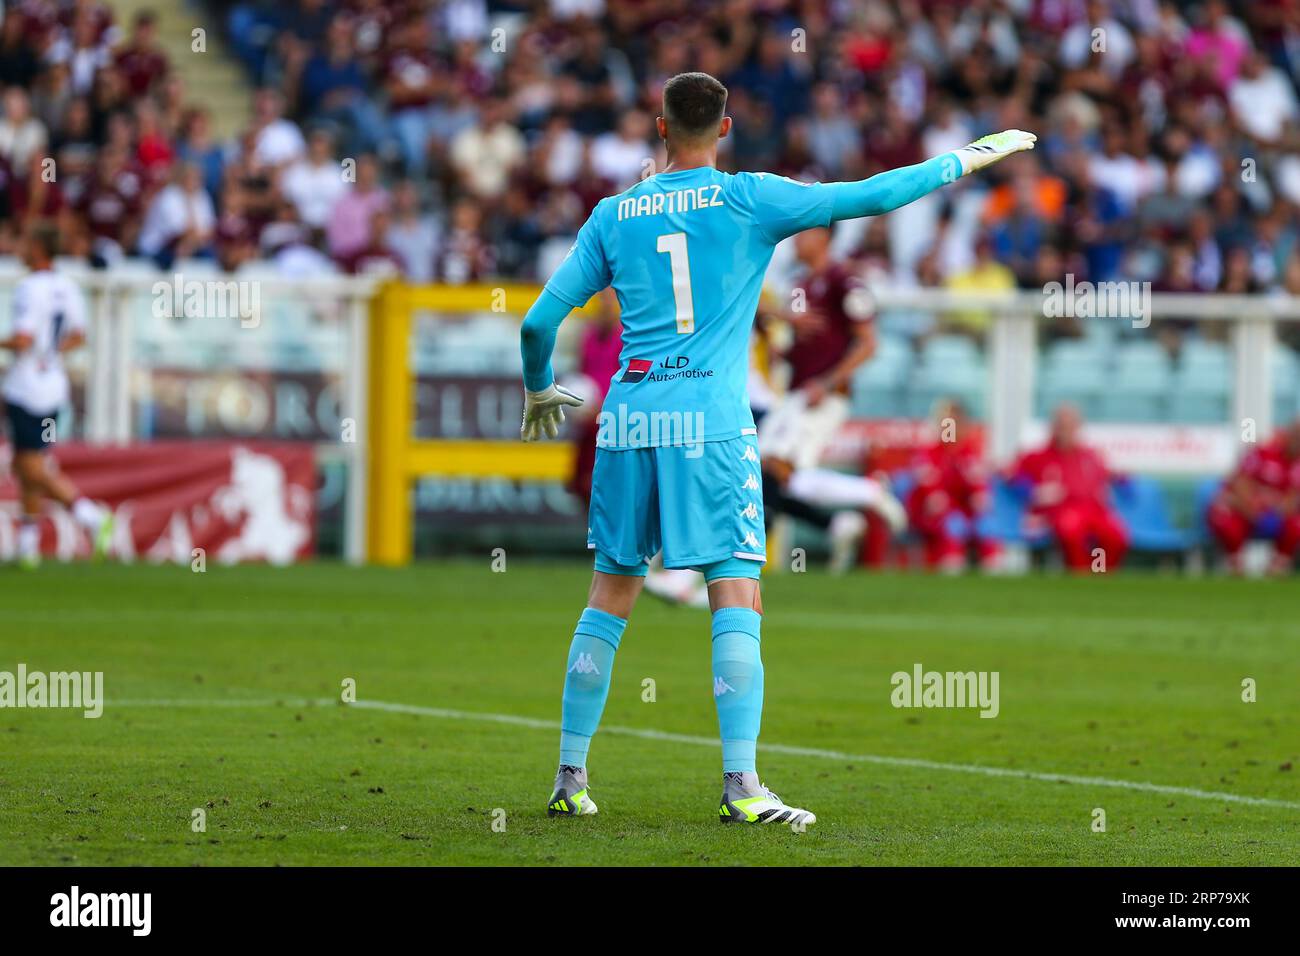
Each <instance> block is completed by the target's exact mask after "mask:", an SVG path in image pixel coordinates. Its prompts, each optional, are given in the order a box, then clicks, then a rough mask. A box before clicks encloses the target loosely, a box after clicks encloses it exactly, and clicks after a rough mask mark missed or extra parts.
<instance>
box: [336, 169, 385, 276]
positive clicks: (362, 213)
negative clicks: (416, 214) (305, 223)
mask: <svg viewBox="0 0 1300 956" xmlns="http://www.w3.org/2000/svg"><path fill="white" fill-rule="evenodd" d="M356 176H357V181H356V183H355V184H354V185H353V187H352V188H351V189H349V190H347V191H345V192H344V193H343V194H342V195H341V196H340V197H339V199H338V201H337V202H335V203H334V208H333V209H332V210H331V211H330V218H329V222H328V223H327V225H326V228H325V238H326V241H327V243H328V246H329V253H330V255H331V256H333V257H334V260H335V261H336V262H345V261H346V260H347V259H349V258H350V257H351V256H353V255H355V254H356V253H357V252H360V251H361V250H362V249H365V248H366V247H367V246H369V245H370V243H371V240H372V239H373V238H374V237H373V236H372V235H371V234H370V227H371V223H372V222H373V221H374V217H375V213H377V212H379V211H380V210H381V209H387V208H388V203H389V196H388V190H386V189H384V188H383V186H381V185H380V184H379V162H378V160H376V159H375V157H374V156H373V155H371V154H369V153H367V154H365V155H363V156H360V157H358V159H357V167H356Z"/></svg>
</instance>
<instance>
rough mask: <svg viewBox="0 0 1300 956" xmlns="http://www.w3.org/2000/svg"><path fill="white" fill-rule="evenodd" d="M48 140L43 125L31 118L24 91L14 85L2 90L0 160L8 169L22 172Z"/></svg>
mask: <svg viewBox="0 0 1300 956" xmlns="http://www.w3.org/2000/svg"><path fill="white" fill-rule="evenodd" d="M48 141H49V134H48V133H47V132H46V129H45V124H44V123H42V122H41V121H40V120H39V119H37V118H36V117H35V116H33V115H32V100H31V97H30V96H29V95H28V93H27V91H26V90H24V89H22V88H21V87H18V86H11V87H9V89H7V90H5V93H4V115H3V116H0V159H2V160H4V161H5V163H7V164H8V166H9V168H10V169H11V170H15V171H16V170H25V169H27V166H28V164H29V163H30V162H31V159H32V157H33V156H37V155H39V154H40V153H41V151H42V150H44V149H45V145H46V143H47V142H48Z"/></svg>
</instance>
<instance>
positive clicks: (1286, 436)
mask: <svg viewBox="0 0 1300 956" xmlns="http://www.w3.org/2000/svg"><path fill="white" fill-rule="evenodd" d="M1206 522H1207V524H1209V526H1210V530H1211V531H1212V532H1213V533H1214V537H1215V539H1216V540H1217V541H1218V542H1219V546H1220V547H1221V548H1223V551H1224V553H1225V554H1226V555H1227V562H1228V567H1229V569H1230V570H1232V571H1233V572H1234V573H1241V571H1242V564H1241V549H1242V546H1243V545H1245V543H1246V541H1247V540H1249V539H1250V538H1263V539H1265V540H1268V541H1272V542H1273V561H1272V564H1271V566H1270V571H1271V572H1272V573H1274V574H1286V573H1289V572H1290V570H1291V568H1292V566H1293V565H1294V562H1295V556H1296V551H1297V549H1298V548H1300V417H1297V418H1296V419H1295V420H1294V421H1292V422H1290V423H1289V424H1288V425H1287V426H1286V427H1284V428H1282V429H1279V431H1278V433H1277V434H1276V435H1275V436H1274V437H1273V438H1272V440H1270V441H1268V442H1265V443H1264V444H1262V445H1259V446H1258V447H1256V448H1252V449H1251V450H1250V451H1249V452H1247V453H1246V455H1245V457H1244V458H1242V460H1241V463H1240V464H1239V465H1238V466H1237V470H1236V471H1235V472H1233V474H1232V475H1231V476H1230V477H1229V478H1228V480H1227V481H1226V482H1224V485H1223V488H1222V489H1221V490H1220V491H1219V494H1218V496H1217V497H1216V498H1215V499H1214V501H1213V503H1212V504H1211V505H1210V509H1209V512H1208V513H1207V514H1206Z"/></svg>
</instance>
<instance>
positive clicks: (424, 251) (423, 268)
mask: <svg viewBox="0 0 1300 956" xmlns="http://www.w3.org/2000/svg"><path fill="white" fill-rule="evenodd" d="M387 241H388V248H390V249H392V250H393V253H394V255H396V256H397V258H398V260H399V261H400V262H401V264H402V275H404V276H405V277H406V278H407V279H409V280H411V281H412V282H432V281H433V279H434V263H435V262H436V261H437V258H438V223H437V220H436V219H435V218H434V217H433V216H431V215H427V214H426V213H425V212H424V211H423V210H422V209H421V208H420V192H419V189H418V188H417V187H416V185H415V183H414V181H412V180H410V179H404V180H402V181H401V182H400V183H398V184H397V185H396V186H395V187H393V215H392V218H391V219H390V220H389V224H388V238H387Z"/></svg>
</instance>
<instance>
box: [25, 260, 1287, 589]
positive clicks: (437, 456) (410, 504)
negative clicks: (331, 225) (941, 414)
mask: <svg viewBox="0 0 1300 956" xmlns="http://www.w3.org/2000/svg"><path fill="white" fill-rule="evenodd" d="M74 274H75V276H76V278H77V279H78V281H79V282H81V283H82V285H83V287H84V288H85V289H86V291H87V293H88V296H89V302H90V312H91V331H90V348H89V349H88V350H87V351H86V354H85V355H84V356H83V357H80V358H78V359H76V360H75V363H74V365H73V378H74V383H75V392H76V394H75V397H74V406H75V410H74V418H75V419H76V420H77V421H76V425H75V427H74V428H73V429H72V431H71V433H72V434H73V435H74V436H75V437H77V438H80V439H82V440H85V441H88V442H92V443H128V442H133V441H148V440H150V439H153V438H161V437H169V438H185V437H190V438H204V437H214V436H226V437H232V438H257V437H264V438H274V439H286V438H289V439H293V440H301V441H311V442H313V443H314V444H315V447H316V450H317V452H318V457H319V460H320V461H321V462H322V463H324V464H331V465H337V466H340V467H341V468H342V469H343V470H344V472H345V474H346V478H345V479H344V480H343V483H342V490H341V498H342V522H343V531H342V547H341V549H340V550H341V553H342V555H343V556H344V557H345V558H346V559H347V560H349V561H353V562H360V561H366V560H369V561H374V562H378V563H385V564H401V563H405V562H406V561H408V560H410V558H411V555H412V553H413V514H412V512H413V510H414V507H415V504H414V500H413V495H412V490H413V488H414V487H415V486H416V484H417V482H419V481H420V480H422V479H427V478H430V477H433V478H437V479H446V478H465V479H474V480H477V479H485V478H504V479H512V480H519V481H540V482H558V481H562V480H563V479H564V478H565V477H567V475H568V471H569V469H570V467H571V459H572V452H571V449H570V448H569V447H567V446H566V445H563V444H561V445H555V444H548V443H539V444H536V445H530V446H524V445H521V444H520V443H519V442H518V441H517V440H516V437H515V436H516V435H517V428H518V418H517V416H518V408H517V403H518V388H519V386H518V339H517V326H518V321H519V319H520V317H521V316H522V314H523V312H524V311H525V310H526V309H527V307H528V306H529V305H530V304H531V303H532V301H533V299H534V298H535V296H536V294H537V292H538V289H537V288H536V287H534V286H530V285H517V284H496V285H493V284H479V285H469V286H411V285H407V284H404V283H400V282H391V281H381V280H377V279H374V278H349V277H337V278H324V279H322V278H313V279H289V278H283V277H280V276H269V275H268V276H263V275H257V274H248V275H239V276H233V277H231V276H225V275H221V274H218V273H215V272H211V271H210V267H209V269H205V268H204V266H202V265H201V264H184V263H183V264H181V265H180V266H178V268H177V269H175V270H173V271H172V272H171V273H159V272H156V271H153V270H150V269H119V270H115V271H113V272H92V271H89V270H84V269H82V270H74ZM19 275H20V272H19V271H18V270H16V269H13V268H10V269H8V270H0V310H3V311H4V312H5V313H7V312H8V308H7V300H8V298H9V297H10V296H11V294H12V288H13V284H14V282H16V280H17V278H18V276H19ZM192 282H197V283H198V286H197V287H196V288H198V289H199V290H200V292H201V294H202V295H203V296H204V300H203V303H202V304H201V305H200V306H199V307H198V308H196V309H195V310H194V314H185V310H184V309H182V310H181V313H182V314H180V315H176V314H174V313H175V312H176V309H175V308H174V307H175V306H176V305H177V304H178V303H183V302H184V300H185V298H186V296H185V286H186V283H192ZM231 283H246V284H247V285H246V286H243V287H241V286H239V285H235V286H233V287H232V286H231ZM178 286H179V287H180V289H181V292H180V294H179V297H178V293H177V291H176V290H177V288H178ZM241 294H246V295H247V296H249V297H251V298H256V300H257V303H258V307H257V315H256V317H255V320H254V319H252V318H250V317H248V316H241V314H240V307H239V306H238V301H239V300H238V296H239V295H241ZM873 294H874V296H875V299H876V306H877V309H878V310H879V313H880V314H881V316H882V317H885V316H888V315H898V314H903V313H906V314H922V315H927V316H930V317H942V316H944V315H946V314H952V313H958V312H960V313H963V314H964V315H967V316H969V314H970V313H972V312H980V313H983V314H984V315H985V316H986V318H987V321H986V322H985V323H984V324H983V326H982V331H980V332H979V333H978V334H977V335H975V336H974V339H975V342H976V351H977V352H978V353H979V355H978V359H977V365H974V366H972V368H971V369H968V370H967V371H966V372H962V371H960V369H959V367H958V364H959V363H956V364H955V363H954V356H958V355H959V354H960V353H961V352H962V349H960V348H956V347H954V346H953V344H952V342H947V343H945V342H943V341H938V339H942V338H944V337H937V338H936V339H932V340H930V341H929V342H928V343H927V344H926V345H924V346H923V347H917V348H915V349H913V351H914V352H915V355H916V356H918V357H915V361H914V362H913V364H912V365H909V366H906V368H905V377H906V382H905V383H904V388H905V389H911V391H909V392H906V393H905V394H903V396H902V399H903V400H902V401H901V403H900V404H899V405H898V407H897V408H896V409H894V410H893V413H894V414H896V415H898V416H899V417H912V418H916V417H919V416H921V415H923V414H924V412H925V409H926V406H925V402H926V401H927V400H928V399H929V398H930V397H932V394H931V391H928V390H929V389H937V390H943V391H953V390H955V391H958V392H960V391H961V390H962V389H963V388H964V389H968V390H973V392H974V393H976V394H975V398H976V399H977V402H976V404H977V405H978V406H979V407H980V408H982V410H984V411H985V413H986V414H985V418H986V423H987V429H988V432H987V433H988V448H989V453H990V457H991V458H992V459H993V460H994V462H996V463H1003V462H1006V461H1008V460H1009V459H1010V458H1011V457H1012V456H1013V455H1014V454H1015V453H1016V451H1017V449H1019V448H1020V447H1022V445H1023V444H1024V442H1025V440H1026V434H1027V433H1028V432H1032V430H1033V428H1035V427H1041V419H1042V418H1043V416H1044V414H1045V412H1046V411H1047V406H1046V405H1045V402H1044V395H1045V394H1047V395H1049V396H1055V395H1058V394H1065V393H1068V389H1065V391H1064V392H1062V390H1061V389H1059V388H1056V387H1055V386H1056V384H1060V383H1059V382H1057V381H1056V379H1053V380H1052V381H1050V382H1049V383H1047V384H1049V385H1052V386H1053V387H1052V388H1049V389H1046V391H1045V390H1044V389H1042V388H1039V387H1038V386H1039V383H1038V382H1037V378H1038V376H1039V373H1040V371H1041V370H1042V368H1043V365H1044V354H1045V353H1044V352H1043V350H1042V349H1041V348H1040V339H1041V338H1043V337H1044V336H1043V332H1044V329H1045V327H1046V326H1047V323H1048V319H1049V317H1050V316H1049V314H1048V313H1049V311H1050V310H1049V308H1048V307H1047V305H1046V304H1045V300H1046V296H1045V295H1044V293H1042V292H1037V291H1034V292H1012V293H971V292H960V293H959V292H954V291H950V290H935V289H930V290H901V289H887V288H879V289H875V290H873ZM222 296H226V297H230V296H234V297H235V298H225V299H223V298H222ZM213 301H216V302H218V308H217V309H216V313H217V314H209V313H210V312H212V308H211V303H212V302H213ZM222 302H224V303H225V305H220V303H222ZM232 303H234V305H232ZM1143 308H1144V310H1145V311H1144V314H1142V315H1140V316H1137V318H1136V320H1135V317H1134V316H1132V315H1128V314H1122V315H1113V316H1107V317H1097V318H1086V319H1080V320H1077V321H1076V323H1075V326H1076V328H1075V331H1076V332H1077V333H1079V334H1078V337H1079V339H1080V341H1081V342H1087V341H1090V340H1091V339H1093V338H1095V339H1096V340H1097V341H1098V342H1099V343H1110V344H1109V345H1099V346H1098V347H1099V348H1103V347H1105V348H1112V349H1114V348H1119V349H1121V351H1123V352H1124V354H1125V355H1127V354H1129V353H1132V356H1133V357H1134V358H1133V361H1132V362H1130V363H1129V364H1128V365H1126V366H1125V369H1126V370H1127V371H1125V370H1124V369H1121V370H1120V371H1119V372H1117V371H1116V366H1115V365H1114V364H1113V363H1111V364H1103V365H1099V366H1095V368H1096V369H1099V370H1100V373H1099V374H1100V375H1101V376H1103V378H1104V380H1102V381H1099V382H1097V390H1098V391H1100V393H1101V394H1102V396H1103V397H1104V398H1109V399H1113V401H1111V402H1110V404H1109V405H1107V406H1106V407H1105V408H1104V409H1103V410H1104V411H1107V412H1108V413H1109V417H1110V418H1111V419H1112V420H1116V421H1123V420H1125V408H1126V402H1128V401H1129V398H1128V397H1126V396H1128V395H1129V394H1130V393H1129V392H1127V391H1125V388H1124V385H1125V383H1123V382H1122V381H1120V380H1117V379H1116V378H1115V376H1116V375H1117V374H1118V375H1120V376H1121V377H1122V375H1123V374H1130V375H1131V376H1134V377H1135V378H1137V379H1141V378H1143V377H1144V376H1145V375H1146V372H1145V371H1144V370H1145V369H1146V368H1148V366H1147V365H1144V364H1142V362H1143V361H1146V360H1145V359H1142V354H1143V353H1144V352H1147V351H1150V349H1149V348H1148V346H1149V345H1151V344H1153V343H1155V342H1156V340H1157V334H1158V333H1159V331H1160V330H1161V329H1162V328H1163V324H1164V323H1167V322H1172V323H1175V324H1178V325H1179V326H1180V328H1183V329H1184V331H1183V334H1184V337H1185V339H1186V340H1187V341H1198V342H1199V341H1200V339H1201V338H1202V337H1201V336H1200V335H1199V333H1193V332H1191V331H1188V329H1190V328H1191V324H1192V323H1195V324H1197V327H1198V328H1208V329H1211V330H1212V332H1211V335H1210V338H1211V339H1212V342H1211V344H1212V345H1213V348H1211V347H1210V346H1209V345H1207V346H1205V347H1204V348H1200V349H1193V350H1192V351H1193V352H1196V353H1197V356H1198V357H1197V358H1196V361H1197V362H1201V361H1203V360H1205V356H1206V355H1208V356H1210V359H1212V361H1210V363H1209V366H1206V367H1211V366H1214V363H1215V362H1220V363H1221V362H1222V361H1227V362H1228V371H1229V374H1230V377H1231V388H1230V400H1229V401H1227V402H1225V403H1224V407H1223V409H1222V411H1227V412H1229V413H1230V414H1229V415H1220V414H1219V412H1218V411H1214V409H1216V408H1218V406H1217V405H1215V404H1214V403H1213V402H1211V403H1210V404H1209V405H1207V406H1205V407H1206V408H1208V409H1210V411H1209V412H1207V413H1206V414H1203V415H1202V416H1201V417H1202V419H1203V424H1205V425H1214V426H1216V427H1218V428H1220V429H1223V430H1225V432H1226V430H1228V429H1231V430H1232V431H1233V433H1234V434H1235V433H1236V431H1237V430H1238V429H1239V428H1240V427H1241V423H1242V422H1243V421H1244V420H1251V421H1252V422H1253V425H1254V428H1255V430H1256V431H1257V432H1258V434H1259V435H1260V436H1261V438H1262V437H1265V436H1267V434H1268V433H1269V432H1270V430H1271V428H1272V426H1273V425H1274V424H1275V421H1274V417H1275V416H1274V411H1275V409H1281V414H1283V415H1291V414H1294V413H1295V412H1296V411H1297V410H1300V409H1298V408H1297V403H1300V397H1297V383H1296V382H1295V381H1294V380H1290V379H1292V378H1293V376H1294V370H1293V366H1292V365H1290V364H1288V363H1287V362H1278V361H1276V359H1281V358H1287V359H1290V360H1292V361H1294V358H1295V356H1294V353H1292V352H1291V351H1290V350H1289V349H1287V348H1285V347H1282V346H1280V344H1279V343H1278V329H1279V328H1280V327H1286V328H1290V327H1292V324H1293V323H1296V322H1298V321H1300V299H1296V298H1292V297H1289V296H1268V295H1264V296H1214V295H1203V296H1201V295H1163V294H1154V295H1151V296H1150V297H1149V301H1147V302H1146V303H1144V305H1143ZM1202 323H1203V324H1202ZM578 325H579V323H574V322H570V323H566V326H565V327H564V328H563V329H562V330H561V337H560V343H559V349H558V351H557V358H556V367H557V372H558V373H559V374H561V375H564V374H565V373H566V371H568V370H570V369H571V368H572V365H573V358H572V356H573V350H574V345H575V343H576V338H577V329H576V327H577V326H578ZM1294 328H1295V329H1296V330H1298V331H1300V326H1294ZM1080 330H1081V331H1080ZM1213 330H1221V332H1218V331H1213ZM1053 334H1055V333H1053ZM947 338H950V339H951V338H952V337H951V336H949V337H947ZM1220 340H1223V341H1222V342H1220ZM1116 342H1118V343H1119V345H1118V346H1117V345H1115V343H1116ZM936 343H937V344H936ZM1215 343H1218V344H1215ZM1057 353H1059V355H1057V354H1056V353H1053V354H1054V355H1056V358H1055V359H1053V361H1054V362H1055V364H1054V366H1053V368H1052V369H1051V370H1049V371H1050V372H1051V375H1053V376H1059V375H1060V374H1062V373H1061V372H1060V369H1061V368H1069V367H1071V363H1074V362H1076V361H1077V362H1078V363H1079V366H1080V367H1081V368H1082V367H1087V368H1094V366H1089V365H1088V361H1090V360H1088V359H1087V355H1086V353H1087V350H1086V349H1084V348H1082V347H1080V348H1077V349H1065V350H1061V349H1059V348H1058V349H1057ZM1201 353H1205V354H1204V355H1201ZM1107 354H1110V353H1107ZM1223 355H1227V356H1229V358H1227V359H1223V358H1222V356H1223ZM1081 356H1082V357H1081ZM1215 356H1219V358H1215ZM6 360H7V359H6V357H3V356H0V362H3V361H6ZM881 361H885V359H884V357H883V356H882V359H881ZM901 361H904V362H909V361H913V358H911V357H908V356H903V358H902V359H901ZM1152 361H1154V362H1155V363H1156V364H1152V365H1150V366H1149V367H1150V368H1157V367H1158V363H1159V359H1158V356H1157V357H1156V358H1155V359H1153V360H1152ZM1201 367H1202V366H1200V365H1195V366H1194V367H1193V366H1189V368H1188V370H1187V376H1190V377H1187V376H1184V377H1183V378H1178V377H1168V378H1167V379H1166V378H1162V379H1161V380H1162V381H1163V382H1164V385H1163V386H1162V387H1165V388H1168V389H1172V390H1173V391H1172V392H1171V394H1173V395H1174V396H1175V397H1176V398H1179V400H1180V401H1181V397H1182V396H1183V393H1184V391H1186V390H1187V389H1188V388H1189V387H1190V386H1189V385H1188V383H1189V382H1195V381H1196V377H1195V376H1196V375H1197V374H1199V373H1198V372H1197V369H1199V368H1201ZM1215 367H1217V366H1215ZM1275 373H1276V374H1275ZM1160 374H1161V375H1164V374H1165V373H1160ZM1152 377H1153V378H1156V377H1160V376H1157V375H1155V374H1154V373H1153V376H1152ZM1283 379H1286V380H1283ZM447 382H453V383H454V384H455V385H456V390H455V392H454V394H455V397H456V400H457V401H458V402H462V403H465V402H471V401H472V402H476V403H477V408H476V409H469V410H467V409H466V408H463V407H458V408H454V409H451V410H448V407H447V406H448V404H449V402H448V400H447V395H450V394H452V393H451V392H445V393H444V392H439V390H438V389H439V385H440V384H442V383H447ZM484 383H486V384H487V385H489V386H490V388H480V387H479V386H482V385H484ZM1085 384H1086V383H1085ZM1137 385H1138V386H1141V383H1140V382H1138V383H1137ZM949 386H955V387H949ZM431 389H432V392H430V390H431ZM476 389H477V390H476ZM1180 389H1181V390H1182V391H1180ZM1144 394H1145V393H1144V392H1143V390H1142V387H1137V388H1135V389H1134V390H1133V391H1132V396H1133V398H1132V404H1131V406H1129V407H1131V408H1133V409H1134V410H1135V415H1136V416H1137V419H1138V420H1147V421H1152V420H1162V419H1159V417H1157V419H1152V418H1150V417H1149V415H1148V414H1147V412H1145V411H1143V412H1142V414H1137V412H1138V411H1139V408H1138V407H1139V406H1141V405H1142V402H1143V401H1144V399H1143V398H1142V396H1143V395H1144ZM1279 395H1285V400H1284V401H1281V402H1279V401H1278V398H1279ZM430 396H432V397H430ZM466 396H468V398H467V397H466ZM430 404H432V405H433V407H434V412H430V410H429V406H430ZM1152 407H1157V406H1152ZM485 410H486V411H485ZM863 410H864V409H862V408H861V403H859V411H863ZM865 411H867V412H868V413H870V412H871V411H872V410H871V409H870V408H867V409H865ZM1160 414H1163V413H1159V412H1158V413H1157V416H1159V415H1160ZM475 415H477V417H475ZM1207 416H1208V417H1207ZM1192 417H1193V418H1195V417H1196V414H1195V413H1193V414H1192ZM470 419H474V420H473V421H470ZM449 422H452V424H451V425H449V424H448V423H449Z"/></svg>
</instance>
